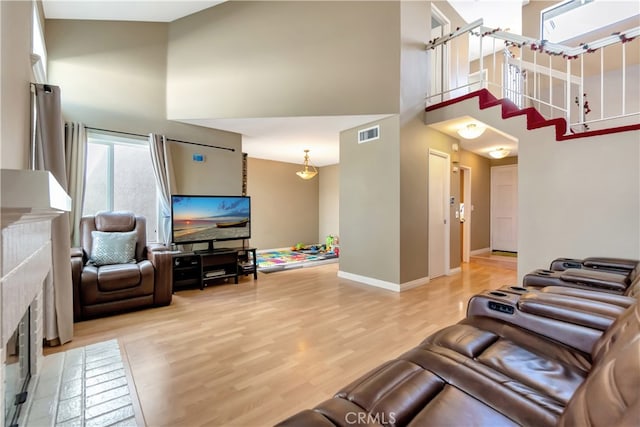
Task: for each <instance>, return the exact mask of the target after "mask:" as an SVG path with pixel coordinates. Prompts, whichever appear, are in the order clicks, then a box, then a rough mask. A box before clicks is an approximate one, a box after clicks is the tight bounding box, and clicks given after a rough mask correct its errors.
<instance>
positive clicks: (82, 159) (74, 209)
mask: <svg viewBox="0 0 640 427" xmlns="http://www.w3.org/2000/svg"><path fill="white" fill-rule="evenodd" d="M64 130H65V139H64V154H65V155H64V157H65V161H66V170H67V183H68V184H69V188H68V192H69V195H70V196H71V199H72V204H71V212H70V214H69V226H70V227H71V245H72V246H73V247H78V246H80V218H82V205H83V203H84V181H85V172H86V169H87V129H86V128H85V126H84V125H83V124H82V123H76V122H70V123H66V124H65V129H64Z"/></svg>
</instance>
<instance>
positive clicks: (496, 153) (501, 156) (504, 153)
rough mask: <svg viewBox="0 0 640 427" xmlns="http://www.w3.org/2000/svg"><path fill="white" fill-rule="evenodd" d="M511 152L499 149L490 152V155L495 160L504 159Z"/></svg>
mask: <svg viewBox="0 0 640 427" xmlns="http://www.w3.org/2000/svg"><path fill="white" fill-rule="evenodd" d="M509 153H510V151H509V150H505V149H504V148H497V149H495V150H491V151H489V155H490V156H491V157H493V158H494V159H504V158H505V157H507V156H508V155H509Z"/></svg>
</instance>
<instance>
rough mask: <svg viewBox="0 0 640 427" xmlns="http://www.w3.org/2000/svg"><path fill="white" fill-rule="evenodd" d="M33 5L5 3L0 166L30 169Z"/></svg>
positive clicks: (0, 113)
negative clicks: (30, 84) (30, 85)
mask: <svg viewBox="0 0 640 427" xmlns="http://www.w3.org/2000/svg"><path fill="white" fill-rule="evenodd" d="M31 7H32V3H31V2H30V1H1V2H0V8H1V12H0V13H1V14H2V15H1V19H2V24H1V32H2V33H1V39H0V45H1V49H0V55H1V58H0V62H1V63H2V73H1V77H0V79H1V81H0V85H1V86H0V91H1V94H2V96H1V97H0V104H1V106H0V142H1V148H0V166H1V167H2V168H6V169H26V168H28V167H29V144H30V129H29V127H30V126H29V120H30V119H29V117H30V114H29V106H30V90H29V83H30V82H31V32H32V19H31V12H32V9H31Z"/></svg>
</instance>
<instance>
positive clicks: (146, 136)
mask: <svg viewBox="0 0 640 427" xmlns="http://www.w3.org/2000/svg"><path fill="white" fill-rule="evenodd" d="M86 128H87V129H91V130H97V131H101V132H111V133H121V134H123V135H131V136H140V137H142V138H148V137H149V135H142V134H139V133H131V132H122V131H119V130H110V129H100V128H93V127H90V126H86ZM167 141H172V142H177V143H179V144H189V145H198V146H200V147H207V148H217V149H218V150H227V151H231V152H233V153H235V151H236V149H235V148H229V147H220V146H219V145H207V144H201V143H199V142H189V141H181V140H179V139H173V138H167Z"/></svg>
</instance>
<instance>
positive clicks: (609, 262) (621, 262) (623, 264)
mask: <svg viewBox="0 0 640 427" xmlns="http://www.w3.org/2000/svg"><path fill="white" fill-rule="evenodd" d="M639 262H640V261H638V260H634V259H625V258H603V257H589V258H585V259H584V260H583V264H584V266H585V267H590V268H604V269H610V270H620V272H621V273H629V272H631V270H633V269H634V268H635V267H636V266H637V265H638V263H639Z"/></svg>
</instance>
